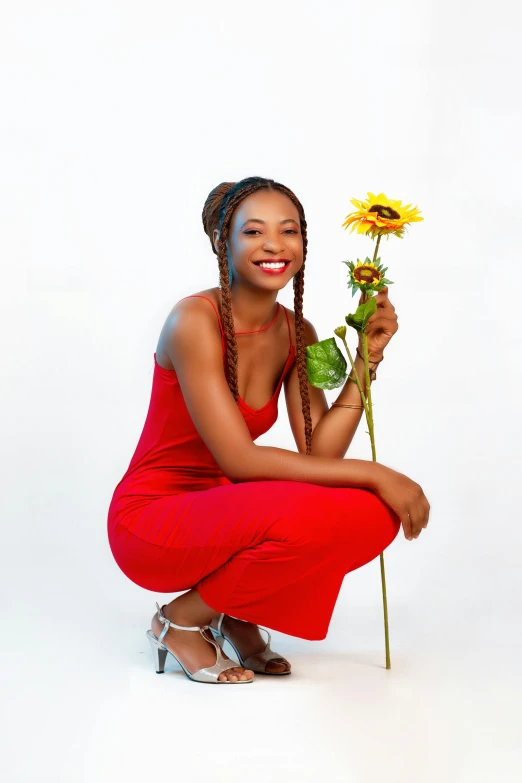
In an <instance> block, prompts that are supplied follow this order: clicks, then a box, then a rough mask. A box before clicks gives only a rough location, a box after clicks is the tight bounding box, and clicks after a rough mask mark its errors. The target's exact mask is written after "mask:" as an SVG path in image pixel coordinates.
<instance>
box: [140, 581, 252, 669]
mask: <svg viewBox="0 0 522 783" xmlns="http://www.w3.org/2000/svg"><path fill="white" fill-rule="evenodd" d="M163 614H164V615H165V617H167V618H168V619H169V620H172V622H173V623H176V624H177V625H210V621H211V620H212V618H213V617H215V616H216V612H215V611H214V609H212V608H211V607H210V606H208V604H206V603H205V602H204V601H203V599H202V598H201V597H200V595H199V593H198V592H197V590H195V589H192V590H189V591H188V592H186V593H183V595H180V596H178V597H177V598H175V599H174V600H173V601H171V602H170V603H169V604H167V605H166V606H165V608H164V609H163ZM163 627H164V626H163V623H161V622H160V620H159V618H158V615H157V613H156V614H155V615H154V617H153V618H152V622H151V628H152V630H153V631H154V633H155V634H156V636H159V635H160V633H161V631H162V630H163ZM205 634H206V635H208V637H209V639H213V637H212V635H211V632H210V630H207V631H205ZM163 640H164V642H165V644H166V645H167V646H168V647H170V648H171V649H172V651H173V652H174V653H176V655H178V657H179V659H180V660H181V661H183V663H184V665H185V666H186V667H187V669H188V670H189V672H191V673H193V672H195V671H197V670H198V669H202V668H203V667H206V666H213V665H214V664H215V663H216V648H215V647H214V645H213V644H210V642H206V641H205V639H204V638H203V636H202V635H201V634H200V632H199V631H180V630H178V629H177V628H172V627H170V628H169V630H168V631H167V633H166V634H165V636H164V637H163ZM223 656H224V657H225V658H228V655H225V653H223ZM253 675H254V673H253V672H252V671H251V670H250V669H245V668H244V667H242V666H231V668H230V669H227V670H226V671H224V672H222V673H221V674H220V675H219V677H218V679H219V680H221V681H226V680H231V681H232V682H235V681H237V680H250V679H251V678H252V677H253Z"/></svg>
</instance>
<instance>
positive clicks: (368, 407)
mask: <svg viewBox="0 0 522 783" xmlns="http://www.w3.org/2000/svg"><path fill="white" fill-rule="evenodd" d="M380 238H381V237H380V235H379V239H378V240H377V244H376V247H375V254H374V260H375V258H376V256H377V248H378V247H379V240H380ZM365 301H366V295H365V294H364V295H363V303H364V302H365ZM362 346H363V357H364V374H365V378H366V389H367V394H368V404H365V406H364V410H365V412H366V422H367V424H368V434H369V436H370V443H371V446H372V459H373V461H374V462H376V461H377V452H376V449H375V430H374V423H373V406H372V392H371V383H370V364H369V354H368V335H367V334H366V333H365V332H363V333H362ZM355 374H356V375H357V372H356V373H355ZM359 391H360V392H361V395H362V397H363V402H364V395H363V394H362V387H361V384H360V383H359ZM379 559H380V564H381V585H382V603H383V609H384V641H385V648H386V668H387V669H391V662H390V634H389V630H388V601H387V599H386V576H385V573H384V553H383V552H381V554H380V555H379Z"/></svg>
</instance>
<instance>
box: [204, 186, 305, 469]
mask: <svg viewBox="0 0 522 783" xmlns="http://www.w3.org/2000/svg"><path fill="white" fill-rule="evenodd" d="M258 190H278V191H279V192H280V193H284V194H285V195H286V196H288V198H289V199H290V200H291V201H292V202H293V203H294V204H295V206H296V207H297V210H298V212H299V220H300V223H301V234H302V237H303V264H302V266H301V269H300V270H299V271H298V272H297V273H296V274H295V275H294V278H293V286H294V313H295V336H296V352H295V362H296V366H297V377H298V379H299V391H300V394H301V409H302V411H303V418H304V429H305V441H306V454H310V453H311V450H312V417H311V415H310V397H309V395H308V373H307V371H306V344H305V343H306V340H305V328H304V321H303V295H304V272H305V261H306V251H307V247H308V239H307V230H306V228H307V226H306V218H305V214H304V209H303V206H302V204H301V202H300V201H299V199H298V198H297V196H295V194H294V193H293V192H292V191H291V190H290V189H289V188H287V187H286V186H285V185H282V184H281V183H280V182H276V181H275V180H273V179H266V178H265V177H247V178H245V179H242V180H240V181H239V182H235V183H231V182H222V183H221V184H220V185H218V186H217V187H216V188H214V190H212V191H211V192H210V193H209V195H208V197H207V200H206V202H205V206H204V208H203V213H202V219H203V226H204V228H205V233H207V234H208V235H209V237H210V241H211V244H212V250H213V252H214V253H216V250H215V247H214V244H213V241H212V235H213V231H214V230H215V229H219V244H218V247H219V253H217V256H218V268H219V284H220V288H221V303H222V305H221V310H222V313H221V317H222V321H223V329H224V332H225V340H226V348H227V354H226V355H227V361H226V370H227V382H228V385H229V387H230V391H231V392H232V394H233V395H234V400H235V402H236V404H238V401H239V386H238V373H237V364H238V349H237V341H236V336H235V334H234V320H233V317H232V296H231V291H230V281H231V275H230V270H229V266H228V257H227V239H228V231H229V226H230V220H231V218H232V214H233V212H234V210H235V209H236V207H237V206H238V205H239V204H240V202H241V201H243V199H244V198H246V197H247V196H249V195H250V194H251V193H255V192H256V191H258Z"/></svg>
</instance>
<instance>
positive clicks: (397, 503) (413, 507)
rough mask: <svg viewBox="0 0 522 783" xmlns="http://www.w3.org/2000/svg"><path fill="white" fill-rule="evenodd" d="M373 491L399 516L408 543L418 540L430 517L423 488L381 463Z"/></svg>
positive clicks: (428, 505)
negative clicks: (414, 539)
mask: <svg viewBox="0 0 522 783" xmlns="http://www.w3.org/2000/svg"><path fill="white" fill-rule="evenodd" d="M372 491H373V492H374V493H375V494H376V495H377V496H378V497H379V498H380V499H381V500H383V501H384V502H385V503H386V505H388V506H389V507H390V508H391V509H392V511H394V512H395V513H396V514H397V516H398V517H399V519H400V521H401V523H402V529H403V531H404V536H405V537H406V538H407V539H408V541H411V540H412V538H418V537H419V535H420V533H421V531H422V529H423V528H425V527H427V525H428V518H429V515H430V504H429V503H428V500H427V498H426V495H425V494H424V492H423V491H422V487H421V486H420V485H419V484H417V483H416V482H415V481H412V479H410V478H408V476H405V475H404V473H399V472H398V471H396V470H393V469H392V468H388V467H387V466H386V465H383V464H382V463H379V469H378V471H376V478H375V484H374V485H373V487H372Z"/></svg>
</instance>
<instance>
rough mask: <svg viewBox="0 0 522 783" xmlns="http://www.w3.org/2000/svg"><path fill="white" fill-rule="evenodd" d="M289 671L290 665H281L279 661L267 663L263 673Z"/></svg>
mask: <svg viewBox="0 0 522 783" xmlns="http://www.w3.org/2000/svg"><path fill="white" fill-rule="evenodd" d="M289 670H290V664H285V663H281V662H280V661H279V662H278V661H273V660H272V661H268V663H267V665H266V668H265V671H267V672H277V673H278V672H285V671H289Z"/></svg>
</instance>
